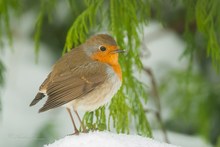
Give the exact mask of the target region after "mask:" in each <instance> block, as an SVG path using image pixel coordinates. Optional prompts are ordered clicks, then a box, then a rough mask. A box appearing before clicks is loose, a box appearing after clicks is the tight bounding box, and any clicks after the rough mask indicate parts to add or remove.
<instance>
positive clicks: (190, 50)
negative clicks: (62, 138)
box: [0, 0, 220, 144]
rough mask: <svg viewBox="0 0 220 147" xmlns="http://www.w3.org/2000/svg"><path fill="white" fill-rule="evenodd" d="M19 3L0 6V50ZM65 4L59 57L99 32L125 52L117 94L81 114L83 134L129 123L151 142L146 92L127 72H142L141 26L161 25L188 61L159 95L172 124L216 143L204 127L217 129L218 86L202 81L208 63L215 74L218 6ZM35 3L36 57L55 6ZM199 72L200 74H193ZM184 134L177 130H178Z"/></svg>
mask: <svg viewBox="0 0 220 147" xmlns="http://www.w3.org/2000/svg"><path fill="white" fill-rule="evenodd" d="M23 1H24V0H23ZM23 1H22V0H21V1H17V0H0V44H1V46H2V45H3V43H4V41H3V36H4V35H6V36H7V38H8V40H9V44H12V34H11V30H10V18H9V16H10V13H9V10H12V11H18V10H19V8H20V4H21V3H22V2H23ZM65 2H66V4H67V7H68V6H69V7H68V8H69V12H70V13H71V21H72V24H69V30H68V32H67V35H66V42H65V45H64V49H63V53H65V52H68V51H70V50H71V49H72V48H74V47H76V46H77V45H79V44H80V43H82V42H84V41H85V40H86V39H87V38H88V37H89V36H90V35H92V34H96V33H97V32H99V31H101V32H103V31H105V32H108V33H109V34H111V35H113V36H114V37H115V38H116V40H117V42H118V44H119V46H120V47H121V48H122V49H125V50H126V51H127V54H125V55H121V57H120V63H121V65H122V70H123V85H122V88H121V89H120V91H119V92H118V93H117V94H116V96H115V97H114V98H113V99H112V101H111V104H109V105H107V106H105V107H101V108H99V109H98V110H96V111H94V112H90V113H86V114H85V116H84V119H83V122H84V123H85V124H86V126H87V128H89V129H92V130H95V129H98V130H106V129H108V130H110V129H112V126H110V123H111V122H113V128H115V130H116V131H117V132H123V133H129V127H130V125H131V123H135V124H136V130H137V132H138V133H139V134H142V135H147V136H151V130H150V126H149V124H148V120H147V118H146V115H145V112H144V108H143V103H142V102H143V101H144V102H147V100H148V95H147V90H146V86H145V85H144V84H143V83H142V82H140V81H138V80H137V79H136V78H135V77H134V75H133V71H136V70H138V71H142V69H143V65H142V63H141V61H140V57H139V55H140V54H141V53H140V43H141V37H142V35H143V33H142V32H143V26H144V25H146V23H147V22H148V21H149V20H150V19H153V20H157V21H160V22H162V23H163V24H164V27H166V28H171V29H173V30H174V31H176V32H177V33H178V34H179V35H180V36H182V38H183V39H184V40H185V42H186V43H187V47H186V49H185V51H184V53H183V55H182V58H187V57H188V56H189V58H187V59H188V60H189V63H190V65H189V68H188V69H186V70H185V71H174V72H173V71H171V73H168V74H167V75H164V77H165V78H164V80H163V81H162V84H161V91H160V92H161V94H160V95H163V96H164V97H166V98H165V99H167V101H168V102H167V103H166V104H167V106H171V108H173V109H174V110H175V111H173V118H174V119H176V120H178V119H179V120H183V119H184V120H185V121H187V123H188V124H189V123H190V125H191V126H193V127H192V128H196V129H195V130H192V129H190V131H194V132H197V133H200V134H204V136H206V137H209V138H211V140H212V141H213V143H216V142H217V138H219V136H220V135H219V134H220V133H219V132H220V130H219V129H215V128H219V127H218V126H217V125H214V127H212V126H210V124H212V123H213V122H214V123H215V124H219V123H220V118H219V115H218V114H219V111H217V110H219V109H218V108H219V107H220V103H219V99H218V97H219V95H220V94H219V92H218V89H219V81H216V83H217V84H213V83H212V82H210V81H211V80H210V79H209V78H207V77H208V76H207V73H208V72H210V67H209V66H210V63H209V60H210V59H211V61H212V65H213V66H214V67H215V69H216V71H219V69H220V15H219V11H218V8H219V7H220V1H219V0H212V1H207V0H181V1H179V0H167V1H162V0H154V1H150V0H149V1H148V0H82V1H80V0H68V1H65ZM40 3H41V5H40V10H39V13H38V17H37V20H36V32H35V36H34V40H35V51H36V52H35V53H36V55H38V52H39V48H40V47H39V42H40V40H41V38H42V36H43V34H44V32H43V31H42V28H43V27H44V25H45V20H47V21H49V22H53V19H54V18H55V17H56V16H54V12H55V11H56V6H57V5H58V4H59V3H60V1H57V0H41V1H40ZM53 23H54V22H53ZM50 25H52V23H51V24H50ZM193 61H196V63H195V62H193ZM194 64H196V65H198V66H199V68H200V69H199V70H198V71H196V72H195V71H192V67H193V66H194ZM3 71H4V66H3V64H2V62H1V61H0V85H2V83H3ZM201 71H204V72H205V73H202V74H201V73H199V72H201ZM217 79H218V78H217ZM167 83H169V84H167ZM177 95H178V98H176V96H177ZM179 106H182V107H179ZM180 116H184V117H185V118H184V117H181V118H180ZM190 118H195V120H192V119H190ZM189 120H190V121H189ZM181 123H184V121H182V122H181ZM181 127H182V126H179V128H181ZM186 128H187V127H183V130H184V129H186ZM190 128H191V127H190ZM183 130H182V131H183ZM213 130H214V131H213ZM211 132H214V133H211ZM187 133H192V132H187ZM210 134H211V135H210ZM213 134H214V135H213ZM218 140H219V139H218ZM218 142H219V141H218ZM218 144H219V143H218Z"/></svg>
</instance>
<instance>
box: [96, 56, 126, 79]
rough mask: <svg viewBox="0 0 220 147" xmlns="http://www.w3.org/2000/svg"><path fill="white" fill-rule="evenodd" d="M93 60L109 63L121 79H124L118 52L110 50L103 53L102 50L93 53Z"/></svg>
mask: <svg viewBox="0 0 220 147" xmlns="http://www.w3.org/2000/svg"><path fill="white" fill-rule="evenodd" d="M92 59H93V60H97V61H100V62H103V63H107V64H108V65H110V66H111V67H112V68H113V70H114V71H115V73H116V74H117V75H118V77H119V78H120V80H122V72H121V66H120V64H119V63H118V54H112V53H109V52H106V53H102V52H97V53H95V54H93V55H92Z"/></svg>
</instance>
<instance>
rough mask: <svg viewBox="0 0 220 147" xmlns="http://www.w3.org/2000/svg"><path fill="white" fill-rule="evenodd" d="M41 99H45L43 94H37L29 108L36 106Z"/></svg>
mask: <svg viewBox="0 0 220 147" xmlns="http://www.w3.org/2000/svg"><path fill="white" fill-rule="evenodd" d="M43 97H45V94H44V93H40V92H38V93H37V95H36V96H35V98H34V100H33V101H32V102H31V104H30V106H33V105H35V104H37V103H38V102H39V101H40V100H41V99H42V98H43Z"/></svg>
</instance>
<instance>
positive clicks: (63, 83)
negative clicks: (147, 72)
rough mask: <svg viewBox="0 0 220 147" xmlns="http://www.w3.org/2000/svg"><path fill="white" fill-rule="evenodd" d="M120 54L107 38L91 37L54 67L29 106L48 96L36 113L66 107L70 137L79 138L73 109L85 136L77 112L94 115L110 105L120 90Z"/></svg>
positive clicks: (111, 39) (105, 36) (104, 35)
mask: <svg viewBox="0 0 220 147" xmlns="http://www.w3.org/2000/svg"><path fill="white" fill-rule="evenodd" d="M123 52H124V51H123V50H121V49H119V47H118V46H117V43H116V41H115V40H114V39H113V38H112V37H111V36H109V35H107V34H99V35H95V36H93V37H91V38H90V39H88V40H87V41H86V42H85V43H84V44H81V45H80V46H78V47H76V48H74V49H72V50H71V51H70V52H68V53H66V54H65V55H64V56H62V57H61V58H60V59H59V60H58V61H57V62H56V63H55V65H54V66H53V68H52V71H51V72H50V73H49V75H48V76H47V78H46V80H45V81H44V82H43V83H42V84H41V86H40V88H39V92H38V93H37V95H36V96H35V98H34V100H33V101H32V102H31V104H30V106H33V105H35V104H36V103H38V102H39V101H40V100H41V99H43V98H44V97H45V96H47V97H48V98H47V100H46V103H45V104H44V105H43V107H42V108H41V109H40V110H39V112H44V111H47V110H49V109H53V108H57V107H59V106H64V107H66V110H67V112H68V114H69V116H70V118H71V121H72V123H73V127H74V131H75V132H74V133H73V134H79V131H78V129H77V127H76V124H75V122H74V119H73V116H72V114H71V109H73V111H74V112H75V114H76V116H77V118H78V120H79V122H80V124H81V126H82V129H83V132H87V131H86V128H85V127H84V125H83V123H82V121H81V119H80V117H79V114H78V113H77V111H78V110H84V111H94V110H95V109H97V108H99V107H100V106H103V105H104V104H106V103H107V102H109V101H110V100H111V98H112V97H113V96H114V94H115V93H116V92H117V91H118V90H119V88H120V87H121V84H122V72H121V67H120V64H119V63H118V53H123Z"/></svg>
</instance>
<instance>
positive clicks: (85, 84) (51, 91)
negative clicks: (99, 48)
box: [39, 58, 107, 112]
mask: <svg viewBox="0 0 220 147" xmlns="http://www.w3.org/2000/svg"><path fill="white" fill-rule="evenodd" d="M66 59H67V58H66ZM66 64H67V65H68V68H69V69H65V70H63V71H62V70H61V71H62V72H56V67H54V71H53V72H54V73H55V74H53V72H52V73H51V78H50V83H49V84H48V85H47V92H46V93H47V95H48V99H47V101H46V103H45V104H44V106H43V107H42V108H41V109H40V110H39V112H43V111H46V110H49V109H52V108H56V107H59V106H61V105H64V104H66V103H68V102H70V101H72V100H74V99H76V98H81V97H82V96H84V95H86V94H88V93H89V92H91V91H92V90H94V89H95V88H96V87H97V86H99V85H100V84H102V83H103V82H104V81H105V80H106V78H107V73H106V65H105V64H103V63H99V62H97V61H90V62H88V63H85V64H81V65H78V66H74V65H73V64H68V63H66ZM65 67H66V66H65ZM59 71H60V70H59Z"/></svg>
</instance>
